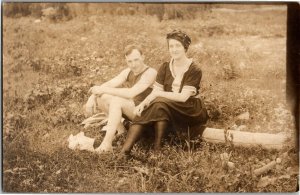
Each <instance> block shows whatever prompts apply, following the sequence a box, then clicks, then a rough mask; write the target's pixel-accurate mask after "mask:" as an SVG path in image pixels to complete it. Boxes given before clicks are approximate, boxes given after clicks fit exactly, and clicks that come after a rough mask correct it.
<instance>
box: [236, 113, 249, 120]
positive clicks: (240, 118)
mask: <svg viewBox="0 0 300 195" xmlns="http://www.w3.org/2000/svg"><path fill="white" fill-rule="evenodd" d="M237 118H238V119H239V120H249V119H250V114H249V112H244V113H242V114H240V115H238V116H237Z"/></svg>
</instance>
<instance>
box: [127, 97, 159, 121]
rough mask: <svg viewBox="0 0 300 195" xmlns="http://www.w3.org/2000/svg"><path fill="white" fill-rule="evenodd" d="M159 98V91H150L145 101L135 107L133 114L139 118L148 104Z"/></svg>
mask: <svg viewBox="0 0 300 195" xmlns="http://www.w3.org/2000/svg"><path fill="white" fill-rule="evenodd" d="M158 96H159V91H152V92H151V93H150V95H148V96H147V97H146V99H144V101H143V102H142V103H140V104H139V105H138V106H136V107H135V109H134V111H133V113H134V114H135V115H136V116H141V114H142V112H143V110H144V109H145V108H146V107H148V106H149V104H150V103H151V102H152V101H153V100H154V99H155V98H157V97H158Z"/></svg>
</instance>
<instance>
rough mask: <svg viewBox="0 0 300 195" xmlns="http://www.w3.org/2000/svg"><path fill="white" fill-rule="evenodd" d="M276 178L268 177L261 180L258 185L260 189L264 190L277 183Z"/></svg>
mask: <svg viewBox="0 0 300 195" xmlns="http://www.w3.org/2000/svg"><path fill="white" fill-rule="evenodd" d="M275 180H276V178H269V177H268V176H266V177H262V178H260V180H259V181H258V183H257V187H258V188H264V187H266V186H268V185H269V184H273V183H274V182H275Z"/></svg>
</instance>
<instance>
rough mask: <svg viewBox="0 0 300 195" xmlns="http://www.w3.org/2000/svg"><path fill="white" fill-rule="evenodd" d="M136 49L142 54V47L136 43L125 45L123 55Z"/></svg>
mask: <svg viewBox="0 0 300 195" xmlns="http://www.w3.org/2000/svg"><path fill="white" fill-rule="evenodd" d="M135 49H136V50H138V51H139V52H140V54H141V55H143V52H142V49H141V47H140V46H137V45H127V46H126V47H125V56H128V55H129V54H131V53H132V51H133V50H135Z"/></svg>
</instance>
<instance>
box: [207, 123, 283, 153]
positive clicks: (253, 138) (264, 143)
mask: <svg viewBox="0 0 300 195" xmlns="http://www.w3.org/2000/svg"><path fill="white" fill-rule="evenodd" d="M227 134H229V135H232V140H231V142H232V143H233V145H235V146H243V147H251V146H261V147H263V148H266V149H278V150H280V149H282V148H283V146H284V142H285V140H286V139H287V136H286V135H285V134H270V133H251V132H245V131H234V130H228V131H227ZM230 137H231V136H230ZM230 137H229V138H230ZM202 139H203V140H205V141H207V142H211V143H225V136H224V129H214V128H206V129H205V130H204V131H203V134H202ZM230 139H231V138H230Z"/></svg>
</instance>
